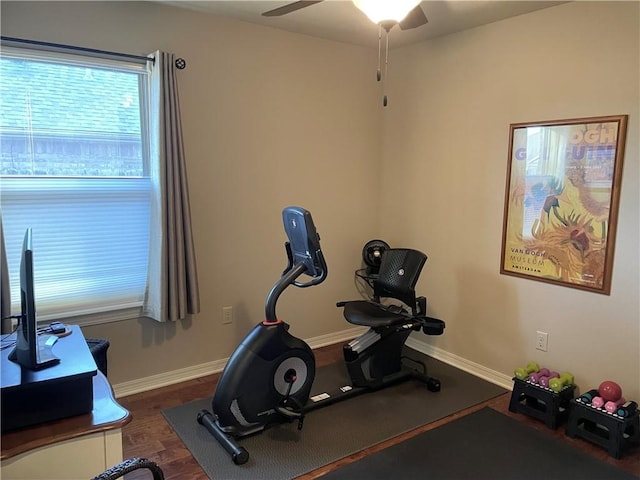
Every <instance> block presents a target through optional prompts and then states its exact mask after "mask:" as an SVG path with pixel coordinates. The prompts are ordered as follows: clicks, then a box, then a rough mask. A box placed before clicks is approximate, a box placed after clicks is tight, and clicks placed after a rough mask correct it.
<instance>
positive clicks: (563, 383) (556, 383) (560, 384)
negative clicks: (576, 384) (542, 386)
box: [549, 372, 573, 393]
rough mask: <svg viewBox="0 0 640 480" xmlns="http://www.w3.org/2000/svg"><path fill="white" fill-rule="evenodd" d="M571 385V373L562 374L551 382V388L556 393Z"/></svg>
mask: <svg viewBox="0 0 640 480" xmlns="http://www.w3.org/2000/svg"><path fill="white" fill-rule="evenodd" d="M569 385H573V375H571V374H570V373H569V372H562V373H561V374H560V376H559V377H556V378H552V379H551V380H549V388H550V389H551V390H553V391H554V392H556V393H558V392H559V391H560V390H562V389H563V388H564V387H567V386H569Z"/></svg>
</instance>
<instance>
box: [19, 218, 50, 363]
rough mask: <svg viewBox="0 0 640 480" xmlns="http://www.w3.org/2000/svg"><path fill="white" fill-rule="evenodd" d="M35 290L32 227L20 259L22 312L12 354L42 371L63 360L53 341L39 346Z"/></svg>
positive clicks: (28, 231) (21, 361) (29, 229)
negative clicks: (52, 346) (56, 354)
mask: <svg viewBox="0 0 640 480" xmlns="http://www.w3.org/2000/svg"><path fill="white" fill-rule="evenodd" d="M34 290H35V288H34V277H33V247H32V239H31V228H27V231H26V232H25V234H24V241H23V243H22V257H21V259H20V305H21V314H20V319H19V321H18V322H19V323H18V328H17V331H16V346H15V348H14V349H13V351H12V352H11V353H10V354H9V360H12V361H14V362H16V363H18V364H20V365H21V366H22V367H24V368H27V369H29V370H42V369H43V368H47V367H50V366H53V365H55V364H57V363H59V362H60V359H59V358H57V357H55V356H54V355H53V354H52V353H51V344H50V343H45V342H41V345H40V346H39V345H38V325H37V322H36V300H35V292H34Z"/></svg>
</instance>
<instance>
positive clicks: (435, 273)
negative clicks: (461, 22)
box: [380, 2, 640, 398]
mask: <svg viewBox="0 0 640 480" xmlns="http://www.w3.org/2000/svg"><path fill="white" fill-rule="evenodd" d="M639 5H640V4H639V3H638V2H620V3H616V2H603V3H595V2H574V3H570V4H566V5H561V6H558V7H552V8H549V9H544V10H541V11H539V12H535V13H531V14H528V15H523V16H520V17H516V18H513V19H509V20H506V21H502V22H498V23H494V24H492V25H488V26H485V27H481V28H477V29H474V30H469V31H466V32H462V33H460V34H457V35H452V36H448V37H443V38H440V39H436V40H433V41H430V42H426V43H423V44H420V45H415V46H411V47H407V48H403V49H401V50H399V51H394V52H393V57H392V60H393V68H394V72H393V73H394V75H393V80H394V81H393V83H392V85H391V86H390V90H391V92H390V95H392V96H393V97H392V98H393V100H394V101H393V103H392V104H390V106H389V109H388V111H387V112H385V115H384V122H385V123H384V132H385V137H384V141H385V156H384V167H383V172H382V175H383V179H384V183H383V188H382V191H381V192H380V207H381V212H382V218H381V221H382V223H381V232H382V233H381V234H382V236H383V237H384V238H386V239H388V241H390V242H391V243H393V244H400V243H402V244H406V245H409V246H413V247H416V248H420V249H423V250H424V251H425V252H426V253H427V254H428V255H429V257H430V258H429V261H428V262H427V266H426V267H425V271H424V273H423V275H422V279H421V283H420V284H419V287H420V289H421V290H423V291H424V292H428V298H429V299H430V301H431V303H430V307H431V313H432V314H433V315H434V316H438V317H440V318H442V319H444V320H446V322H447V328H446V331H445V334H444V335H443V336H442V337H438V338H433V337H432V338H431V339H429V340H426V341H427V342H429V343H431V344H432V345H433V346H434V347H436V348H438V349H442V350H444V351H446V352H447V353H449V354H452V355H457V356H459V357H461V358H463V359H467V360H470V361H472V362H475V363H477V364H480V365H482V366H484V367H487V368H490V369H492V370H496V371H498V372H502V373H504V374H507V375H512V373H513V368H514V367H515V366H518V365H524V364H526V363H528V362H529V361H532V360H533V361H537V362H538V363H539V364H540V365H547V366H550V367H552V368H554V369H557V370H569V371H571V372H573V373H574V375H575V377H576V381H577V383H578V385H580V386H582V387H587V388H594V387H597V385H599V383H600V382H601V381H602V380H605V379H612V380H615V381H617V382H619V383H620V385H621V386H622V387H623V390H624V392H625V393H626V395H627V398H639V397H640V395H639V393H640V389H639V382H640V331H639V323H640V306H639V300H638V297H639V293H640V282H639V260H638V253H639V249H638V245H639V244H640V239H639V236H638V234H639V231H640V224H639V216H640V214H639V212H640V210H639V207H640V205H639V203H640V202H639V196H638V190H639V185H638V177H639V169H638V154H639V147H638V143H639V136H638V130H639V120H640V116H639V113H640V112H639V106H640V94H639V91H640V77H639V72H640V63H639V59H640V48H639V44H640V29H639V14H640V10H639ZM400 79H402V80H400ZM615 114H628V115H629V125H628V138H627V144H626V147H627V148H626V156H625V157H626V158H625V162H624V171H623V181H622V195H621V202H620V213H619V222H618V230H617V241H616V250H615V261H614V267H613V285H612V289H611V295H610V296H605V295H600V294H595V293H590V292H584V291H580V290H575V289H571V288H565V287H560V286H554V285H549V284H545V283H540V282H535V281H531V280H526V279H519V278H515V277H508V276H503V275H500V274H499V266H500V247H501V238H502V237H501V236H502V215H503V204H504V188H505V169H506V165H507V155H508V154H507V151H508V134H509V124H510V123H517V122H525V121H541V120H552V119H563V118H576V117H586V116H598V115H615ZM536 330H542V331H545V332H548V333H549V350H548V352H546V353H544V352H540V351H537V350H535V348H534V345H535V334H536ZM422 338H423V339H424V338H425V337H422Z"/></svg>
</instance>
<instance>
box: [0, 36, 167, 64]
mask: <svg viewBox="0 0 640 480" xmlns="http://www.w3.org/2000/svg"><path fill="white" fill-rule="evenodd" d="M0 40H2V41H3V42H16V43H26V44H29V45H38V46H40V47H49V48H59V49H63V50H75V51H77V52H87V53H96V54H100V55H108V56H111V57H123V58H129V59H132V60H140V61H145V62H149V61H151V62H154V63H155V60H156V59H155V58H154V57H152V56H151V57H146V56H143V55H132V54H130V53H120V52H110V51H108V50H97V49H95V48H86V47H76V46H73V45H62V44H60V43H51V42H40V41H38V40H26V39H24V38H14V37H5V36H2V37H0Z"/></svg>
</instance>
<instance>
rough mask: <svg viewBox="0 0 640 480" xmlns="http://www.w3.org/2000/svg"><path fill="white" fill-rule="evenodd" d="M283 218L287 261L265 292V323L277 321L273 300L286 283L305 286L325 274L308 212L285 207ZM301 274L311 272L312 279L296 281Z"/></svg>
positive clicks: (317, 238) (319, 281)
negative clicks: (269, 289) (287, 238)
mask: <svg viewBox="0 0 640 480" xmlns="http://www.w3.org/2000/svg"><path fill="white" fill-rule="evenodd" d="M282 218H283V221H284V229H285V232H286V233H287V236H288V237H289V241H288V242H286V243H285V249H286V251H287V259H288V265H287V268H286V269H285V271H284V272H283V274H282V277H281V278H280V279H279V280H278V281H277V282H276V284H275V285H274V286H273V288H272V289H271V291H270V292H269V295H267V301H266V303H265V320H264V323H277V322H278V317H277V315H276V303H277V302H278V298H279V297H280V295H281V294H282V292H284V290H285V289H286V288H287V287H288V286H289V285H294V286H296V287H300V288H306V287H311V286H314V285H318V284H320V283H322V282H323V281H324V280H325V279H326V278H327V272H328V268H327V262H326V261H325V259H324V255H323V254H322V250H320V235H318V232H317V231H316V227H315V225H314V224H313V219H312V218H311V213H310V212H308V211H307V210H305V209H303V208H300V207H287V208H285V209H284V210H283V212H282ZM303 274H304V275H308V276H310V277H311V280H309V281H308V282H299V281H298V278H299V277H300V276H301V275H303Z"/></svg>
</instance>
